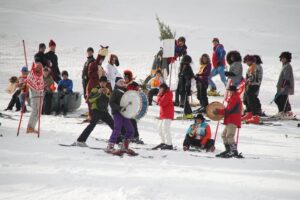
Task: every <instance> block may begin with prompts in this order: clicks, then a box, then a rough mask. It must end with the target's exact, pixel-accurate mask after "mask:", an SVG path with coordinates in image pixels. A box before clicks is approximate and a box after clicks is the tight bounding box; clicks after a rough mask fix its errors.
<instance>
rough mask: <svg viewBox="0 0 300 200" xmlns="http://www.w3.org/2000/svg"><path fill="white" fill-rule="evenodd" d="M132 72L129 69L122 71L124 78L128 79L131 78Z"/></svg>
mask: <svg viewBox="0 0 300 200" xmlns="http://www.w3.org/2000/svg"><path fill="white" fill-rule="evenodd" d="M132 77H133V75H132V72H131V71H130V70H125V71H124V78H128V79H129V80H132Z"/></svg>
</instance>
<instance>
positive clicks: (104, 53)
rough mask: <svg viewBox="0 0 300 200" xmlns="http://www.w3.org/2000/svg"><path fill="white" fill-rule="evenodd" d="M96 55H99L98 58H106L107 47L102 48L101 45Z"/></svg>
mask: <svg viewBox="0 0 300 200" xmlns="http://www.w3.org/2000/svg"><path fill="white" fill-rule="evenodd" d="M98 54H99V55H100V56H104V57H105V56H107V55H108V46H106V47H103V46H102V45H101V49H100V50H99V51H98Z"/></svg>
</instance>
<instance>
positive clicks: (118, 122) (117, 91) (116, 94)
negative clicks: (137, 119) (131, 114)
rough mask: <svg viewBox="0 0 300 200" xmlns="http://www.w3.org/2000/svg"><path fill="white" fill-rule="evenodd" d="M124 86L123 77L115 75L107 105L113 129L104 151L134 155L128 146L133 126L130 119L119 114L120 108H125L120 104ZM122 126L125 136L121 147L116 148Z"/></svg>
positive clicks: (124, 90) (124, 89)
mask: <svg viewBox="0 0 300 200" xmlns="http://www.w3.org/2000/svg"><path fill="white" fill-rule="evenodd" d="M126 87H127V85H126V84H125V81H124V79H123V78H120V77H117V78H116V85H115V88H114V90H113V92H112V95H111V98H110V100H109V105H110V107H111V111H112V114H113V119H114V130H113V132H112V134H111V136H110V139H109V143H108V146H107V148H106V152H107V153H111V154H114V155H123V154H124V153H127V154H129V155H136V153H135V152H134V151H133V150H132V149H130V148H129V144H130V140H131V139H132V136H133V134H134V128H133V126H132V123H131V121H130V119H127V118H125V117H124V116H123V115H122V114H121V112H122V110H124V109H126V108H123V107H121V106H120V102H121V98H122V96H123V95H124V93H125V92H126V90H127V89H126ZM123 126H124V128H125V130H126V133H125V138H124V140H123V143H122V147H121V149H119V150H116V149H115V148H114V146H115V144H116V142H117V140H118V137H119V135H120V132H121V129H122V127H123Z"/></svg>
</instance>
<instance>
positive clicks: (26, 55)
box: [22, 40, 28, 67]
mask: <svg viewBox="0 0 300 200" xmlns="http://www.w3.org/2000/svg"><path fill="white" fill-rule="evenodd" d="M22 42H23V50H24V57H25V64H26V67H28V64H27V55H26V48H25V40H23V41H22Z"/></svg>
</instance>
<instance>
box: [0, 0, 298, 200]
mask: <svg viewBox="0 0 300 200" xmlns="http://www.w3.org/2000/svg"><path fill="white" fill-rule="evenodd" d="M299 8H300V2H299V1H297V0H294V1H293V0H286V1H282V0H264V1H260V0H243V1H239V0H227V1H222V0H212V1H200V0H187V1H175V0H166V1H161V0H160V1H159V0H151V1H150V0H149V1H140V0H126V1H125V0H124V1H120V0H105V1H104V0H101V1H100V0H90V1H74V0H60V1H57V0H47V1H44V0H43V1H42V0H28V1H21V0H11V1H4V0H3V1H0V27H1V30H0V95H1V98H0V107H1V110H3V109H4V108H5V107H6V105H7V103H8V101H9V99H10V96H9V95H8V94H6V93H5V91H4V90H5V88H6V86H7V82H8V78H9V77H10V76H13V75H18V74H19V70H20V68H21V66H22V65H24V57H23V50H22V46H21V45H22V43H21V41H22V39H24V40H25V41H26V44H27V50H28V58H29V62H32V58H33V55H34V53H35V52H36V50H37V46H38V44H39V43H40V42H45V43H48V41H49V40H50V39H54V40H55V41H56V43H57V55H58V57H59V65H60V68H61V69H66V70H68V71H69V74H70V78H72V79H73V81H74V84H75V90H77V91H81V80H80V75H81V69H82V65H83V63H84V61H85V50H86V48H87V47H88V46H92V47H94V48H95V49H97V48H98V47H99V44H107V45H109V46H110V50H111V52H114V53H116V54H118V55H119V58H120V62H121V67H120V71H122V70H124V69H131V70H133V71H134V74H135V75H136V76H137V78H138V79H140V78H145V76H146V75H147V74H148V73H149V71H150V66H151V65H152V59H153V56H154V54H155V53H156V51H157V50H158V49H159V47H160V45H161V44H160V42H159V40H158V35H159V33H158V28H157V24H156V21H155V15H156V14H157V15H159V16H160V18H161V19H162V20H163V21H165V22H167V23H168V24H169V25H170V26H171V27H172V28H173V29H175V30H176V33H177V36H180V35H184V36H185V37H186V38H187V45H188V52H189V53H190V54H191V55H192V57H193V59H194V65H193V68H194V71H196V70H197V68H198V58H199V57H200V55H201V54H202V53H209V54H211V51H212V49H211V48H212V47H211V39H212V38H213V37H219V38H220V40H221V42H222V43H223V44H224V46H225V48H226V50H227V51H229V50H233V49H237V50H239V51H240V52H241V53H242V55H245V54H247V53H256V54H259V55H261V56H262V58H263V61H264V65H263V66H264V72H265V74H264V75H265V76H264V80H263V85H262V88H261V94H260V98H261V101H262V104H263V109H264V110H265V111H266V112H267V113H269V114H274V113H276V111H277V109H276V105H275V104H272V105H269V102H270V101H271V100H272V98H273V96H274V94H275V90H276V88H275V84H276V80H277V77H278V75H279V71H280V68H281V65H280V63H279V59H278V56H279V54H280V52H281V51H284V50H288V51H291V52H292V53H293V61H292V65H293V67H294V76H295V80H296V91H295V93H296V94H295V95H294V96H292V97H290V100H291V103H292V107H293V111H294V112H295V113H296V114H300V101H299V99H300V89H299V87H297V84H298V83H299V78H300V68H299V67H298V66H299V65H300V57H299V55H300V46H299V44H300V37H299V35H300V27H299V22H298V19H299V16H300V15H299ZM176 66H177V67H178V63H177V64H176ZM245 71H246V66H244V72H245ZM173 80H174V79H173ZM216 80H217V81H216V82H217V85H218V86H219V88H220V90H221V92H224V88H223V87H222V84H221V82H220V81H219V79H218V78H216ZM173 87H174V85H173ZM213 100H218V101H222V98H210V101H213ZM85 111H86V105H85V104H84V103H83V104H82V106H81V108H80V109H79V110H78V111H76V112H75V113H71V114H70V116H77V115H79V114H80V113H83V112H85ZM1 112H2V113H5V114H9V115H11V116H12V117H13V119H14V120H9V119H3V118H0V122H1V123H2V125H1V127H0V199H1V200H2V199H245V200H246V199H251V200H253V199H278V200H282V199H299V198H300V149H299V146H300V129H299V128H297V122H295V121H291V122H281V123H282V124H283V125H282V126H255V125H244V126H243V127H242V129H241V132H240V140H239V151H241V152H243V154H244V155H245V157H248V159H243V160H237V159H229V160H223V159H214V158H207V157H206V156H207V155H208V156H213V155H214V154H215V153H218V152H220V151H221V150H223V145H222V141H221V138H220V135H221V130H222V128H223V126H222V125H221V126H220V130H219V134H218V137H217V141H216V147H217V150H216V152H215V153H209V154H206V153H189V152H183V151H182V150H181V146H182V142H183V138H184V136H185V130H186V128H187V126H188V125H189V124H190V122H186V121H174V122H173V123H172V134H173V140H174V141H173V142H174V145H175V146H177V147H178V149H179V150H178V151H171V152H170V151H167V152H166V151H147V150H145V149H143V148H146V147H152V146H154V145H156V144H157V143H159V137H158V134H157V124H158V120H157V119H155V117H156V116H157V115H158V107H157V106H153V107H150V108H149V111H148V114H147V116H146V117H145V118H143V119H142V120H141V121H140V122H139V130H140V135H141V137H142V138H143V140H144V141H145V142H146V143H147V145H146V146H139V147H140V148H142V149H138V150H137V152H138V153H140V155H142V156H143V157H142V156H139V157H134V158H132V157H126V156H125V157H124V158H118V157H112V156H109V155H107V154H105V153H104V152H103V151H101V150H92V149H87V148H67V147H61V146H59V145H58V144H59V143H66V144H68V143H72V142H73V141H74V140H75V139H76V138H77V137H78V135H79V134H80V133H81V131H82V130H83V129H84V128H85V125H82V124H78V122H80V119H77V118H63V117H55V116H42V122H41V127H42V132H41V137H40V138H39V139H37V138H36V136H34V135H26V134H25V127H26V123H27V121H28V117H29V114H28V113H27V114H25V116H24V120H23V124H22V129H21V135H20V136H19V137H16V130H17V124H18V119H19V115H18V114H19V113H14V112H3V111H1ZM211 127H212V130H215V128H216V123H215V122H212V123H211ZM213 132H214V131H213ZM110 133H111V132H110V130H109V128H108V127H107V126H105V125H98V126H97V127H96V128H95V130H94V132H93V133H92V135H91V137H90V138H89V140H88V144H89V145H90V146H94V147H105V146H106V144H105V143H104V142H100V141H96V140H95V139H94V138H95V137H96V138H103V139H107V138H108V137H109V135H110ZM135 146H136V145H135ZM193 155H194V156H193ZM195 155H196V156H197V157H196V156H195ZM149 156H150V157H153V158H148V157H149ZM256 158H259V159H256Z"/></svg>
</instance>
